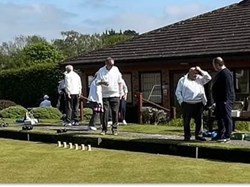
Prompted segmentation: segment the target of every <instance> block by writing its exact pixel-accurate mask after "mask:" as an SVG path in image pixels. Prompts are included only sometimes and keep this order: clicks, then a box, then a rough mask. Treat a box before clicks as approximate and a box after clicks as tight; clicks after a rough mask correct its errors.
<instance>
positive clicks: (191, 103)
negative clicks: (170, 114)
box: [175, 66, 212, 141]
mask: <svg viewBox="0 0 250 187" xmlns="http://www.w3.org/2000/svg"><path fill="white" fill-rule="evenodd" d="M211 79H212V77H211V76H210V75H209V74H208V72H207V71H204V70H202V69H201V68H200V67H199V66H196V67H191V68H190V69H189V72H188V73H187V74H186V75H184V76H183V77H181V78H180V79H179V81H178V84H177V87H176V91H175V95H176V97H177V100H178V102H179V104H180V106H181V110H182V117H183V123H184V124H183V126H184V140H185V141H189V140H190V138H191V132H190V120H191V118H194V121H195V139H196V140H199V141H206V139H205V138H204V137H202V114H203V111H204V108H205V105H206V104H207V97H206V94H205V89H204V85H205V84H207V83H208V82H209V81H210V80H211Z"/></svg>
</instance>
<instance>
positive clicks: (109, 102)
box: [102, 97, 120, 132]
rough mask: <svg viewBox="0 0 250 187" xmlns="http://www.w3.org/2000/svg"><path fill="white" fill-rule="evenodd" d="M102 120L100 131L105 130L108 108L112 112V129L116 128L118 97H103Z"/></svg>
mask: <svg viewBox="0 0 250 187" xmlns="http://www.w3.org/2000/svg"><path fill="white" fill-rule="evenodd" d="M102 100H103V109H104V112H103V121H102V131H105V132H106V131H107V125H108V119H109V110H111V113H112V122H113V124H112V130H116V129H117V124H118V111H119V103H120V98H119V97H108V98H103V99H102Z"/></svg>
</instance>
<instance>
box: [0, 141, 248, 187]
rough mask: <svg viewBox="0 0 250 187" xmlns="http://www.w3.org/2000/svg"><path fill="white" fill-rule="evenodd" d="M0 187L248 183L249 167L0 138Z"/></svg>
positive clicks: (237, 164) (239, 164) (246, 165)
mask: <svg viewBox="0 0 250 187" xmlns="http://www.w3.org/2000/svg"><path fill="white" fill-rule="evenodd" d="M0 157H1V159H0V172H1V177H0V183H1V184H3V183H8V184H17V183H18V184H20V183H22V184H24V183H25V184H27V183H40V184H41V183H43V184H47V183H64V184H66V183H67V184H69V183H71V184H73V183H77V184H83V183H85V184H86V183H92V184H93V183H98V184H100V183H102V184H103V183H106V184H107V183H112V184H115V183H119V184H122V183H125V184H129V183H151V184H152V183H249V182H250V177H249V176H250V165H249V164H241V163H225V162H216V161H209V160H203V159H192V158H182V157H177V156H166V155H158V154H146V153H134V152H126V151H116V150H105V149H97V148H92V151H80V150H78V151H77V150H70V149H64V148H58V147H57V146H56V145H55V144H44V143H35V142H27V141H18V140H10V139H0Z"/></svg>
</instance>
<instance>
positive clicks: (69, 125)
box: [63, 122, 72, 127]
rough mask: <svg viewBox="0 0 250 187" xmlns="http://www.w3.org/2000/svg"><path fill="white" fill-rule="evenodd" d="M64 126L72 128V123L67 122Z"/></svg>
mask: <svg viewBox="0 0 250 187" xmlns="http://www.w3.org/2000/svg"><path fill="white" fill-rule="evenodd" d="M63 125H64V126H68V127H71V126H72V124H71V123H67V122H65V123H63Z"/></svg>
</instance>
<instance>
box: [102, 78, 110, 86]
mask: <svg viewBox="0 0 250 187" xmlns="http://www.w3.org/2000/svg"><path fill="white" fill-rule="evenodd" d="M100 84H101V85H104V86H108V85H109V83H108V82H107V81H105V80H104V79H102V80H101V82H100Z"/></svg>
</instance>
